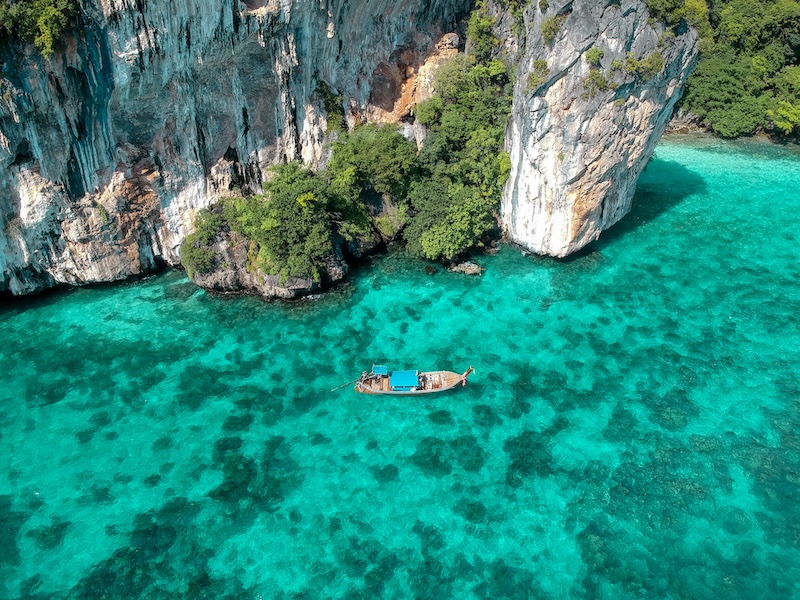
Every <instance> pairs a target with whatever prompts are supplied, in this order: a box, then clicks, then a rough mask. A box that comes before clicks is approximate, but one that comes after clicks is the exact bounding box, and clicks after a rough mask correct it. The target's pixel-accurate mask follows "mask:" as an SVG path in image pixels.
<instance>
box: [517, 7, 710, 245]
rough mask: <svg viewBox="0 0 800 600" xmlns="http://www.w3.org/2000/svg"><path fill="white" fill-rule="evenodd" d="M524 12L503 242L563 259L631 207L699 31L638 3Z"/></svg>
mask: <svg viewBox="0 0 800 600" xmlns="http://www.w3.org/2000/svg"><path fill="white" fill-rule="evenodd" d="M541 6H545V7H546V8H545V10H542V9H541V8H540V7H541ZM524 17H525V29H526V31H527V39H526V43H525V48H526V49H525V50H524V52H522V53H521V56H520V57H519V68H518V70H517V82H516V87H515V93H514V108H513V114H512V118H511V120H510V123H509V127H508V131H507V134H506V145H507V147H508V150H509V153H510V155H511V164H512V167H511V176H510V178H509V180H508V183H507V184H506V188H505V191H504V195H503V201H502V206H501V213H502V223H503V226H504V228H505V230H506V232H507V235H508V237H509V238H510V239H511V240H513V241H515V242H517V243H519V244H521V245H523V246H525V247H527V248H529V249H530V250H532V251H533V252H536V253H539V254H547V255H551V256H559V257H562V256H567V255H568V254H570V253H572V252H575V251H576V250H578V249H580V248H582V247H583V246H585V245H586V244H588V243H589V242H591V241H593V240H595V239H597V238H598V237H599V235H600V233H601V232H602V231H603V230H605V229H608V228H609V227H611V226H612V225H613V224H614V223H616V222H617V221H619V220H620V219H621V218H622V217H623V216H624V215H625V214H627V213H628V211H629V210H630V208H631V202H632V199H633V194H634V191H635V188H636V182H637V180H638V178H639V175H640V173H641V172H642V170H643V169H644V167H645V165H646V164H647V161H648V160H649V159H650V157H651V156H652V154H653V151H654V149H655V146H656V144H657V143H658V140H659V139H660V138H661V135H662V134H663V133H664V129H665V127H666V125H667V123H668V121H669V120H670V117H671V115H672V112H673V109H674V107H675V103H676V102H677V101H678V100H679V99H680V96H681V94H682V91H683V85H684V83H685V82H686V78H687V77H688V76H689V74H690V73H691V70H692V69H693V68H694V65H695V62H696V60H697V34H696V32H695V31H694V30H692V29H684V30H682V31H679V32H678V34H677V35H676V34H675V32H673V31H671V30H668V29H666V27H665V26H664V25H663V24H662V23H659V22H656V21H655V20H653V19H651V18H650V14H649V13H648V11H647V9H646V7H645V5H644V3H643V2H641V1H639V0H622V1H621V2H581V1H579V0H575V2H571V1H570V2H564V1H561V2H554V1H553V0H551V1H550V2H549V5H548V3H547V2H544V3H532V4H531V5H530V6H529V7H528V8H527V10H526V11H525V14H524ZM593 49H594V50H593ZM601 53H602V54H601ZM598 57H599V58H598Z"/></svg>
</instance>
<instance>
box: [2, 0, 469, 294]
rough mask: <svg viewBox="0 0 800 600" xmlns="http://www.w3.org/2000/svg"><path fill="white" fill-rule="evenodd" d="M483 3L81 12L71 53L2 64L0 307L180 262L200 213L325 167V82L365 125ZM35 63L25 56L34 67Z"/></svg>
mask: <svg viewBox="0 0 800 600" xmlns="http://www.w3.org/2000/svg"><path fill="white" fill-rule="evenodd" d="M468 10H469V2H468V0H433V1H432V2H419V1H418V0H397V1H395V0H359V1H358V2H350V1H349V0H319V1H316V0H244V1H243V2H239V1H238V0H186V1H184V2H155V1H153V0H136V1H134V0H82V1H81V15H80V17H79V23H78V24H77V28H76V31H75V32H74V34H73V35H71V36H68V37H67V38H66V40H65V41H66V48H63V49H61V50H60V51H58V52H57V53H56V54H55V55H54V56H53V57H52V58H49V59H43V58H42V57H41V56H39V55H38V54H37V53H36V52H35V51H34V50H32V49H31V48H29V47H28V48H10V49H8V48H7V49H5V50H4V52H3V55H2V56H0V291H10V292H11V293H14V294H24V293H29V292H33V291H37V290H40V289H43V288H46V287H50V286H53V285H55V284H57V283H69V284H82V283H90V282H97V281H112V280H116V279H122V278H125V277H127V276H130V275H134V274H138V273H144V272H147V271H150V270H152V269H154V268H155V267H156V266H157V265H158V264H160V263H166V264H177V263H178V262H179V260H180V259H179V255H178V249H179V247H180V243H181V241H182V240H183V239H184V238H185V236H186V235H187V234H188V233H189V232H191V227H192V222H193V218H194V215H195V212H196V211H197V210H198V209H200V208H204V207H206V206H208V205H209V203H211V202H212V201H213V200H215V199H216V198H218V197H220V196H222V195H225V194H227V193H229V192H230V190H231V189H232V188H235V187H238V188H241V189H243V190H245V191H247V190H252V191H255V190H258V189H259V188H260V184H261V180H262V177H263V175H264V172H265V169H266V168H267V167H268V166H270V165H271V164H274V163H275V162H280V161H283V160H290V159H295V158H302V159H303V160H305V161H306V162H307V163H310V164H314V163H315V162H316V161H318V160H319V159H320V156H321V153H322V148H323V141H324V139H325V131H326V120H325V114H326V113H325V110H324V104H323V98H321V97H320V94H318V93H316V91H317V90H318V88H319V82H320V81H323V82H325V83H326V84H327V85H328V87H329V88H330V89H332V90H334V91H335V92H336V93H337V94H338V95H340V96H341V98H342V99H344V102H345V104H346V106H345V107H344V108H345V109H346V113H347V116H348V118H349V120H350V122H351V123H352V122H354V121H355V120H358V119H360V118H361V116H362V115H364V114H366V113H368V112H369V111H370V107H378V108H380V109H381V110H383V111H384V112H386V113H392V112H394V107H393V103H394V99H395V98H396V97H397V96H398V95H399V92H400V90H399V89H398V86H400V85H402V83H403V82H405V81H407V80H408V79H409V77H408V76H409V74H411V73H412V72H413V71H414V70H415V69H416V68H417V67H418V66H419V65H420V64H421V63H422V61H423V59H424V57H425V56H426V55H428V54H430V53H431V52H433V51H434V49H435V46H436V44H437V43H438V42H439V41H440V40H441V38H442V36H443V34H444V33H446V32H448V31H451V30H452V29H453V27H454V26H455V23H456V22H457V21H458V19H460V18H461V17H463V16H464V14H465V13H466V12H467V11H468ZM20 53H22V55H20Z"/></svg>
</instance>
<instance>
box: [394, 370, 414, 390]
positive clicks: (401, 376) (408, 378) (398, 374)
mask: <svg viewBox="0 0 800 600" xmlns="http://www.w3.org/2000/svg"><path fill="white" fill-rule="evenodd" d="M389 385H390V386H392V389H393V390H408V389H411V388H412V387H417V386H418V385H419V378H418V376H417V372H416V371H393V372H392V376H391V378H390V379H389Z"/></svg>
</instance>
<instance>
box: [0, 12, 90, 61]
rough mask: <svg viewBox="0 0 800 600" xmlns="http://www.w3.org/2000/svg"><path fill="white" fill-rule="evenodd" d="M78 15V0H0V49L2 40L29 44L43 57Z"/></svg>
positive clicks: (51, 49)
mask: <svg viewBox="0 0 800 600" xmlns="http://www.w3.org/2000/svg"><path fill="white" fill-rule="evenodd" d="M77 14H78V3H77V0H3V3H2V4H0V46H2V43H3V38H6V39H23V40H26V41H29V42H32V43H33V44H34V46H36V48H37V50H39V52H41V53H42V55H43V56H49V55H51V54H52V53H53V49H54V45H55V43H56V41H57V40H58V38H60V37H61V35H62V34H63V33H64V31H65V30H66V28H67V26H68V25H69V22H70V20H71V19H72V18H73V17H74V16H75V15H77Z"/></svg>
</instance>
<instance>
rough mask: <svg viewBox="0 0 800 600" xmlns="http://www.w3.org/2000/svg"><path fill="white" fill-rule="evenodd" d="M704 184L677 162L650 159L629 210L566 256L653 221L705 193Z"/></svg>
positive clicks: (589, 249) (578, 255)
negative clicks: (694, 196)
mask: <svg viewBox="0 0 800 600" xmlns="http://www.w3.org/2000/svg"><path fill="white" fill-rule="evenodd" d="M706 188H707V186H706V182H705V180H704V179H703V178H702V177H700V176H699V175H698V174H697V173H695V172H693V171H691V170H689V169H687V168H686V167H685V166H683V165H681V164H680V163H677V162H673V161H670V160H658V159H654V160H653V161H652V162H651V163H650V164H649V165H648V166H647V169H646V172H645V173H643V174H642V176H641V178H640V179H639V186H638V187H637V188H636V194H635V195H634V197H633V208H631V212H630V213H628V214H627V215H625V216H624V217H622V219H621V220H620V221H619V222H618V223H617V224H616V225H614V226H613V227H611V228H610V229H609V230H608V231H604V232H603V233H602V234H601V235H600V239H599V240H597V241H596V242H594V243H593V244H590V245H589V246H587V247H586V248H584V249H583V250H581V251H580V252H577V253H576V254H574V255H572V256H571V257H569V258H567V259H566V260H575V259H577V258H581V257H582V256H586V255H587V254H591V253H592V252H595V251H601V250H603V248H605V247H606V246H609V245H610V244H613V243H615V242H616V241H617V240H619V239H620V238H622V237H624V236H626V235H628V234H630V233H633V232H634V231H636V230H637V229H638V228H639V227H642V226H644V225H647V224H648V223H651V222H653V221H655V220H656V219H657V218H658V217H659V216H660V215H662V214H663V213H665V212H668V211H670V210H672V209H673V208H675V207H676V206H678V205H679V204H681V202H683V201H684V200H685V199H686V198H688V197H690V196H693V195H695V194H703V193H705V192H706Z"/></svg>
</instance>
